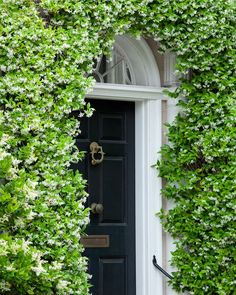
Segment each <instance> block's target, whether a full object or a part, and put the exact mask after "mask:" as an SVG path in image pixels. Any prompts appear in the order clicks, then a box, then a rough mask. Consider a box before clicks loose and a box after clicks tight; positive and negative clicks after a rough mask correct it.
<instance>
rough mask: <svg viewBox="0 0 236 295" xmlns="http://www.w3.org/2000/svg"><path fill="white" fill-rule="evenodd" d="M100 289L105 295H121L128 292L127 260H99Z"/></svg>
mask: <svg viewBox="0 0 236 295" xmlns="http://www.w3.org/2000/svg"><path fill="white" fill-rule="evenodd" d="M99 272H100V281H99V285H100V286H99V287H100V288H99V289H100V290H101V294H103V295H111V290H113V291H112V295H120V294H127V292H126V283H127V281H126V276H127V274H126V259H125V258H101V259H100V260H99Z"/></svg>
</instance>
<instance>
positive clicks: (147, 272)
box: [87, 83, 168, 295]
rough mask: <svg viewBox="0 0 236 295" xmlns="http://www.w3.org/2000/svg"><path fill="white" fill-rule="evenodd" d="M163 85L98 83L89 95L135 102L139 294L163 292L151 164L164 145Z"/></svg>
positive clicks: (156, 185) (157, 189) (157, 185)
mask: <svg viewBox="0 0 236 295" xmlns="http://www.w3.org/2000/svg"><path fill="white" fill-rule="evenodd" d="M162 91H163V88H161V87H149V86H133V85H132V86H128V85H118V84H104V83H99V84H98V83H97V84H95V87H94V88H93V90H92V92H91V93H89V94H88V95H87V97H88V98H95V99H106V100H118V101H134V102H135V191H136V192H135V202H136V204H135V205H136V208H135V215H136V225H135V226H136V294H137V295H153V294H163V278H162V275H161V273H159V272H158V270H157V269H155V268H154V266H153V264H152V257H153V255H156V258H157V261H158V263H159V264H160V265H162V263H163V255H162V252H163V251H162V236H163V235H162V226H161V223H160V220H159V218H158V217H156V213H157V212H158V211H160V209H161V207H162V198H161V187H162V183H161V178H160V177H158V172H157V171H156V169H155V168H154V167H152V166H153V165H154V164H155V163H156V161H157V159H158V158H159V154H158V151H160V148H161V145H162V100H166V99H168V98H167V97H166V96H165V95H164V94H163V92H162Z"/></svg>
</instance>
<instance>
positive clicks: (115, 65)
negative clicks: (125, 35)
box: [93, 44, 136, 85]
mask: <svg viewBox="0 0 236 295" xmlns="http://www.w3.org/2000/svg"><path fill="white" fill-rule="evenodd" d="M132 72H133V70H132V67H131V64H130V63H129V61H128V58H127V56H126V55H125V52H123V50H122V49H121V48H119V46H118V45H116V44H115V45H114V47H113V50H112V52H111V56H110V57H108V58H107V57H106V56H105V55H103V56H102V57H100V58H99V60H98V61H97V63H96V66H95V69H94V71H93V76H94V78H95V79H96V81H97V82H100V83H113V84H126V85H135V84H136V83H135V78H134V75H133V73H132Z"/></svg>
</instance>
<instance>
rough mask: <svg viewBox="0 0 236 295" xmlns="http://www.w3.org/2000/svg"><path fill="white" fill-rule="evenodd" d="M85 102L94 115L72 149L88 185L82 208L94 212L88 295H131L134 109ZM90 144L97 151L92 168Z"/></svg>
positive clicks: (84, 124)
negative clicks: (77, 153)
mask: <svg viewBox="0 0 236 295" xmlns="http://www.w3.org/2000/svg"><path fill="white" fill-rule="evenodd" d="M90 102H91V105H92V107H93V108H94V109H95V110H96V111H95V112H94V114H93V116H92V117H91V118H89V119H87V118H83V119H82V122H81V129H82V133H81V134H80V135H79V137H78V138H77V144H78V146H79V148H80V150H84V151H86V156H85V159H84V161H83V162H81V163H79V165H78V167H77V168H78V169H79V170H80V171H81V172H82V173H83V175H84V178H86V179H87V180H88V192H89V198H88V204H87V206H89V207H91V206H93V211H94V213H92V212H90V224H89V226H88V228H87V234H88V238H87V239H86V243H87V244H88V248H86V251H85V255H86V256H87V257H88V258H89V273H90V274H91V275H92V279H91V284H92V285H93V287H92V288H91V293H92V294H93V295H135V294H136V290H135V167H134V163H135V142H134V134H135V126H134V103H132V102H118V101H105V100H90ZM92 142H95V143H97V144H98V146H99V148H97V150H96V149H95V153H94V154H93V156H94V159H95V161H94V162H92V161H93V159H92V154H91V147H90V145H91V143H92ZM102 152H104V153H105V154H104V159H103V161H101V159H102V155H103V154H102ZM96 160H98V161H97V163H96ZM99 162H100V163H99ZM92 204H93V205H92ZM96 204H98V206H97V207H96Z"/></svg>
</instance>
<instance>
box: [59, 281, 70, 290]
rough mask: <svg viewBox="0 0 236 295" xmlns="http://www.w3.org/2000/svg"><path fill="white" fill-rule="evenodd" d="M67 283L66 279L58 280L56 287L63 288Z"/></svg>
mask: <svg viewBox="0 0 236 295" xmlns="http://www.w3.org/2000/svg"><path fill="white" fill-rule="evenodd" d="M68 284H69V282H68V281H65V280H60V281H59V282H58V284H57V289H64V288H66V286H67V285H68Z"/></svg>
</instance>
